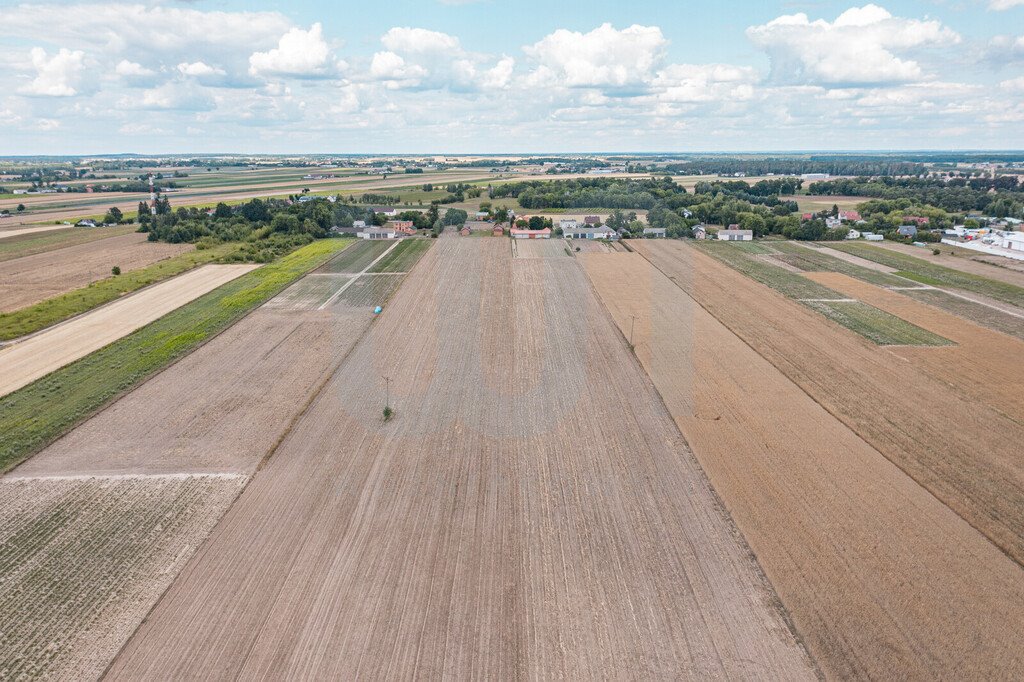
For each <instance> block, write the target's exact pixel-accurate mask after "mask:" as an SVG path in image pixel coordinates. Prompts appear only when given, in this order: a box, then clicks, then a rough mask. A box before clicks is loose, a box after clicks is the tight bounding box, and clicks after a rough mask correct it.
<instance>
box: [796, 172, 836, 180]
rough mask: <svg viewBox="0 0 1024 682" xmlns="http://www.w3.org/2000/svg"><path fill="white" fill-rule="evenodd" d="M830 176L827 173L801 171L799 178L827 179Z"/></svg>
mask: <svg viewBox="0 0 1024 682" xmlns="http://www.w3.org/2000/svg"><path fill="white" fill-rule="evenodd" d="M830 177H831V176H830V175H829V174H828V173H803V174H802V175H801V176H800V179H801V180H810V181H814V180H828V179H829V178H830Z"/></svg>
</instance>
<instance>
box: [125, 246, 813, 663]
mask: <svg viewBox="0 0 1024 682" xmlns="http://www.w3.org/2000/svg"><path fill="white" fill-rule="evenodd" d="M566 291H573V292H578V295H573V296H566V295H565V292H566ZM410 329H417V330H420V333H419V334H410V333H409V330H410ZM385 350H386V352H382V351H385ZM382 373H387V374H388V375H389V376H390V377H391V380H392V382H391V396H392V400H393V402H392V404H393V406H394V408H395V417H394V418H393V419H392V420H391V421H390V422H387V423H384V422H382V420H381V407H382V403H383V388H384V387H383V385H382V384H383V382H382V380H381V376H380V375H381V374H382ZM211 671H215V672H211ZM814 672H815V671H814V670H813V668H812V667H811V664H810V663H809V661H808V659H807V658H806V654H805V653H804V652H803V650H802V649H801V647H800V646H799V645H798V644H797V643H796V641H795V639H794V638H793V636H792V634H791V633H790V631H789V630H788V628H787V626H786V624H785V622H784V620H783V617H782V614H781V613H780V612H779V611H778V610H777V606H776V602H775V597H774V595H773V593H772V592H771V590H770V588H769V587H768V585H767V584H766V583H765V581H764V579H763V576H761V574H760V571H759V569H758V567H757V565H756V563H755V562H754V561H753V559H752V557H751V556H750V554H749V551H748V550H747V548H746V547H745V546H744V545H743V544H742V540H740V539H739V536H738V534H737V532H736V529H735V527H734V526H733V525H732V524H731V522H730V520H729V518H728V516H727V515H726V514H725V513H724V510H722V509H721V507H720V506H719V503H718V501H717V499H716V497H715V496H714V494H713V492H712V491H711V489H710V487H709V485H708V482H707V480H706V479H705V477H704V475H703V473H702V471H701V469H700V467H699V465H698V464H697V463H696V461H695V460H694V459H693V456H692V454H691V453H690V452H689V450H688V449H687V447H686V445H685V443H684V442H683V440H682V439H681V437H680V435H679V432H678V431H677V430H676V427H675V425H674V424H673V423H672V421H671V418H670V416H669V415H668V413H667V412H666V411H665V409H664V407H663V405H662V404H661V402H660V400H659V398H658V396H657V394H656V393H655V392H654V389H653V387H652V386H651V384H650V383H649V381H648V380H647V379H646V378H645V377H644V375H643V372H642V369H641V368H640V367H639V366H638V365H637V364H636V362H635V361H634V360H633V359H632V358H631V356H630V355H629V352H628V350H627V349H626V347H625V344H624V343H623V340H622V338H621V336H619V334H618V332H617V331H616V330H615V329H614V327H613V326H612V324H611V322H610V320H609V319H608V316H607V313H606V312H605V311H604V310H603V309H601V308H600V306H599V304H598V303H597V302H596V300H595V299H594V297H593V295H592V294H591V293H590V289H589V287H588V286H587V283H586V280H585V278H584V276H583V274H582V272H581V271H580V269H579V267H578V265H577V264H576V263H575V262H574V261H571V260H566V261H553V260H545V259H533V260H516V259H513V258H511V257H510V251H509V247H508V244H506V243H504V242H502V241H500V240H489V239H472V240H470V239H466V240H458V239H448V240H440V241H439V242H438V244H437V246H436V247H435V248H433V249H431V251H430V252H429V253H428V254H427V255H426V256H425V257H424V259H423V261H422V262H421V264H420V265H419V267H418V268H417V269H416V270H415V271H414V272H413V274H412V275H411V279H410V281H409V283H408V285H407V286H405V287H403V288H402V289H401V290H400V291H399V292H398V294H397V296H396V297H395V299H394V300H393V302H392V305H391V306H390V307H389V309H388V310H385V312H384V314H383V315H382V316H380V317H379V318H378V319H377V322H376V324H374V325H373V326H372V327H371V329H370V331H369V332H368V334H367V335H366V336H365V337H364V338H363V340H362V341H360V343H358V344H357V345H356V347H355V348H354V350H353V351H352V353H351V354H350V355H349V357H348V358H347V359H346V360H345V362H343V363H342V365H341V367H340V369H339V370H338V372H337V373H336V374H335V376H334V378H333V379H332V380H331V381H330V382H329V383H328V384H327V385H326V387H325V388H324V390H323V391H322V392H320V394H319V395H318V396H317V398H316V399H315V400H314V402H313V403H312V404H311V406H310V408H309V409H308V410H307V411H306V412H305V413H304V414H303V416H302V417H301V418H300V419H299V420H298V422H297V423H296V425H295V427H294V428H293V429H292V431H291V433H290V435H289V436H288V437H287V438H286V439H285V440H284V441H283V443H282V444H281V446H280V447H279V448H278V449H277V450H276V452H275V453H274V455H273V456H272V457H271V458H270V459H269V460H268V461H267V463H266V465H265V466H264V467H263V468H262V469H261V470H260V471H259V473H258V474H257V475H256V476H255V477H254V479H253V481H252V483H250V485H249V486H248V487H247V488H246V490H245V491H244V493H243V494H242V495H241V496H240V497H239V499H238V501H237V502H236V504H235V505H234V506H233V507H232V508H231V510H230V511H229V512H228V514H227V515H226V516H225V517H224V519H223V521H222V522H221V524H219V526H218V527H217V529H215V531H214V533H213V535H212V536H211V538H210V540H209V541H208V542H207V543H206V544H205V545H204V546H203V547H202V549H201V550H200V551H199V552H198V553H197V554H196V556H195V557H194V559H193V560H192V561H191V562H190V565H189V566H188V567H187V568H186V569H185V570H184V571H183V572H182V573H181V575H180V576H179V579H178V580H176V581H175V583H174V584H173V585H172V587H171V588H170V590H169V591H168V592H167V594H165V596H164V598H163V599H162V600H161V601H160V602H159V603H158V604H157V606H156V608H155V609H154V610H153V612H152V613H151V614H150V616H149V618H148V619H147V621H146V622H145V623H144V624H143V625H142V626H141V627H140V629H139V630H138V631H137V632H136V634H135V635H134V637H133V638H132V639H131V640H130V641H129V643H128V644H127V646H126V647H125V649H124V650H123V651H122V652H121V654H120V655H119V656H118V658H117V659H116V660H115V661H114V664H113V666H112V667H111V669H110V673H109V676H110V678H111V679H124V678H139V677H147V676H149V677H152V676H160V677H181V678H187V677H197V676H204V675H210V674H215V675H217V676H220V677H242V678H251V677H272V678H288V677H305V678H334V679H347V678H353V677H367V678H381V677H414V676H428V677H441V676H445V675H447V676H450V677H499V678H526V677H537V676H552V677H566V678H581V677H599V676H609V675H611V676H637V675H639V676H646V677H679V676H694V677H701V676H703V677H708V676H712V677H759V678H762V679H768V678H775V679H800V678H811V677H813V676H814Z"/></svg>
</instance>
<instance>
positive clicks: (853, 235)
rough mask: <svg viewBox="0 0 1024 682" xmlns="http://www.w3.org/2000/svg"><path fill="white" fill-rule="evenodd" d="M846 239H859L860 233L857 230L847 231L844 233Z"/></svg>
mask: <svg viewBox="0 0 1024 682" xmlns="http://www.w3.org/2000/svg"><path fill="white" fill-rule="evenodd" d="M846 238H847V239H860V232H858V231H857V230H848V231H847V232H846Z"/></svg>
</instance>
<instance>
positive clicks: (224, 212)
mask: <svg viewBox="0 0 1024 682" xmlns="http://www.w3.org/2000/svg"><path fill="white" fill-rule="evenodd" d="M213 217H214V218H218V219H220V218H230V217H231V207H230V206H228V205H227V204H225V203H224V202H223V201H222V202H220V203H219V204H217V208H215V209H213Z"/></svg>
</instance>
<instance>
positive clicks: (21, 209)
mask: <svg viewBox="0 0 1024 682" xmlns="http://www.w3.org/2000/svg"><path fill="white" fill-rule="evenodd" d="M24 210H25V204H18V213H21V212H22V211H24Z"/></svg>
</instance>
